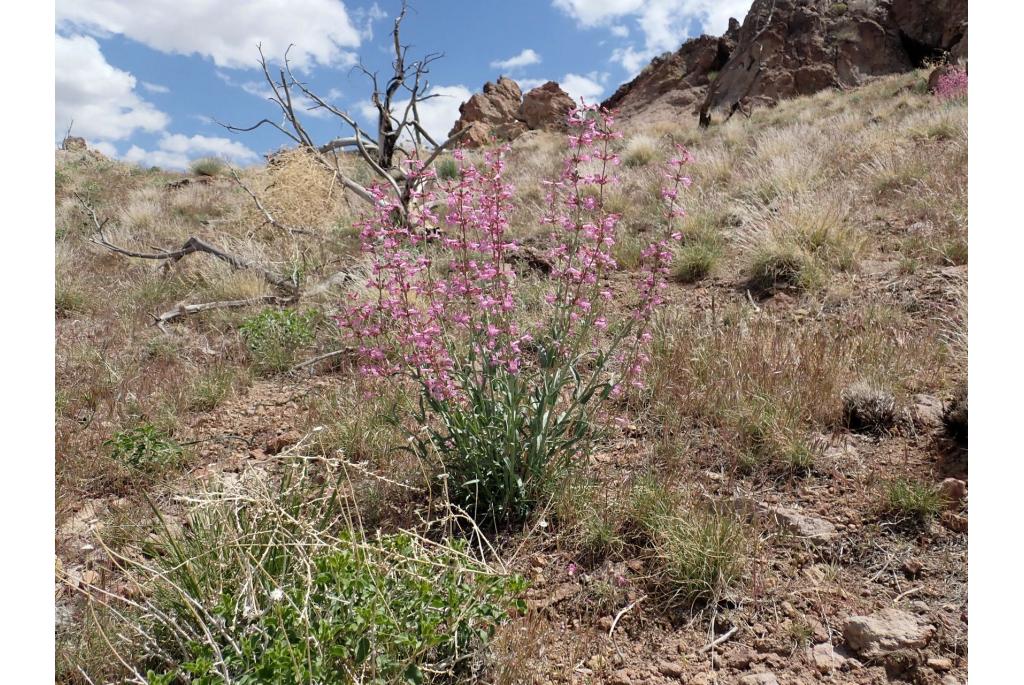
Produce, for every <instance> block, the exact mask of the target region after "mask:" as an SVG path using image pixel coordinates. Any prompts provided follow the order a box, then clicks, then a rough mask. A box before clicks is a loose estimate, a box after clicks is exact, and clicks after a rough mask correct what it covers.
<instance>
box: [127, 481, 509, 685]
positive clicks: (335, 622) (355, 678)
mask: <svg viewBox="0 0 1024 685" xmlns="http://www.w3.org/2000/svg"><path fill="white" fill-rule="evenodd" d="M316 468H317V469H318V473H317V474H316V475H315V476H314V475H313V474H312V471H311V470H310V467H309V465H308V464H306V463H295V464H291V465H290V468H286V469H285V473H286V476H285V477H284V479H283V481H282V482H281V483H280V485H278V486H274V485H272V484H270V483H268V482H267V480H266V478H265V477H259V476H256V475H255V474H252V473H249V474H246V477H245V478H243V479H242V480H241V481H240V483H241V485H240V486H239V487H240V488H241V489H240V490H239V491H232V492H229V493H223V494H222V495H218V494H217V493H208V495H207V498H206V500H207V501H206V502H205V503H204V506H202V507H200V508H197V509H196V511H195V512H194V513H193V515H192V517H191V519H190V521H189V525H188V526H187V527H185V528H184V529H182V530H181V531H180V532H175V533H172V532H170V530H169V529H167V527H166V526H165V530H164V533H163V534H162V535H161V539H160V541H159V543H158V545H155V546H154V547H153V549H150V550H149V554H150V556H151V557H152V559H151V560H150V561H147V562H146V563H145V564H141V563H140V564H134V565H131V566H130V569H129V570H130V571H131V572H132V573H133V574H134V575H135V580H137V581H139V582H142V583H145V586H146V587H147V588H151V590H152V591H151V592H150V593H147V596H146V597H145V598H143V599H142V600H141V601H142V604H143V606H142V608H143V610H142V611H140V612H139V613H138V614H135V615H131V616H128V617H127V620H128V621H129V622H130V623H131V625H130V626H124V627H122V629H121V630H119V631H116V632H115V633H112V634H116V635H118V636H120V639H121V640H123V641H126V642H127V643H128V644H127V645H124V644H122V645H119V647H121V653H122V654H124V653H127V654H131V655H132V661H133V662H134V664H135V668H136V669H137V670H139V671H140V672H142V673H146V672H147V671H148V672H149V674H150V675H149V678H148V680H149V682H150V683H155V682H160V683H178V682H191V683H208V684H210V685H213V684H221V683H351V682H364V683H399V682H402V683H424V682H453V681H455V680H458V679H459V678H460V677H461V678H466V677H467V676H468V670H469V662H470V661H471V659H472V657H473V656H474V655H475V653H476V651H477V650H478V649H479V648H480V647H481V646H483V645H484V644H485V643H486V642H487V640H488V639H489V638H490V637H491V635H492V633H493V631H494V629H495V628H496V627H497V625H498V624H500V623H501V622H502V621H503V620H504V619H505V618H506V615H507V611H508V610H510V609H512V608H516V609H519V610H521V609H522V608H523V607H522V605H521V603H520V602H519V600H517V599H516V598H517V596H518V595H519V594H520V593H521V592H522V591H523V590H524V589H525V588H524V583H523V581H522V579H520V578H519V577H516V576H507V575H504V574H502V573H499V572H496V571H494V570H492V569H491V568H489V567H488V566H486V565H485V564H484V563H482V562H480V561H479V560H477V559H476V558H475V557H473V556H472V549H471V548H470V547H469V545H468V544H466V543H465V541H455V542H453V543H451V544H439V543H433V542H428V541H426V540H424V539H422V538H419V537H417V536H415V535H412V534H407V533H401V534H392V535H377V536H376V537H374V538H372V539H365V538H363V536H362V535H361V534H360V533H359V532H358V531H357V530H353V529H352V528H351V527H349V525H348V524H347V523H346V521H347V513H346V508H345V507H344V506H343V505H342V503H341V501H340V500H339V498H338V495H337V492H338V491H340V490H341V488H340V487H339V486H340V485H341V484H342V482H341V481H338V480H337V479H335V478H332V477H330V476H328V477H327V478H326V479H325V478H324V473H323V470H324V468H325V464H317V465H316ZM327 469H328V471H332V472H333V469H332V467H330V466H329V465H328V466H327ZM334 473H336V472H334Z"/></svg>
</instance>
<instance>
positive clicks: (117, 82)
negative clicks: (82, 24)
mask: <svg viewBox="0 0 1024 685" xmlns="http://www.w3.org/2000/svg"><path fill="white" fill-rule="evenodd" d="M135 86H136V80H135V77H134V76H132V75H131V74H130V73H128V72H127V71H123V70H121V69H118V68H116V67H114V66H112V65H111V64H110V63H109V62H107V60H106V58H105V57H104V56H103V53H102V52H101V51H100V46H99V44H98V43H97V42H96V41H95V40H94V39H93V38H91V37H89V36H69V37H65V36H61V35H58V36H56V83H55V94H56V122H55V124H56V130H57V131H58V135H62V134H63V132H64V130H65V129H67V126H68V124H69V123H71V121H72V120H73V121H74V130H73V133H74V134H76V135H80V136H83V137H85V138H86V139H87V140H90V141H97V140H108V141H109V140H123V139H125V138H128V137H129V136H131V135H132V134H133V133H134V132H135V131H139V130H141V131H149V132H157V131H162V130H163V129H164V128H165V127H166V126H167V124H168V122H169V121H170V118H169V117H168V116H167V115H166V114H164V113H163V112H161V111H160V110H159V109H157V108H156V107H155V106H153V105H152V104H151V103H149V102H147V101H146V100H144V99H142V98H141V97H139V94H138V93H137V92H136V90H135Z"/></svg>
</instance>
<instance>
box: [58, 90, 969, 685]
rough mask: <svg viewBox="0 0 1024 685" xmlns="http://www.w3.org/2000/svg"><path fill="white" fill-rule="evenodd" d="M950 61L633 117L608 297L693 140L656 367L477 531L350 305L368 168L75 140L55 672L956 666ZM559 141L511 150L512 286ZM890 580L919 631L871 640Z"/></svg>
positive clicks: (540, 249)
mask: <svg viewBox="0 0 1024 685" xmlns="http://www.w3.org/2000/svg"><path fill="white" fill-rule="evenodd" d="M927 78H928V72H927V71H926V70H920V71H917V72H910V73H907V74H903V75H899V76H892V77H884V78H879V79H876V80H872V81H870V82H869V83H867V84H866V85H864V86H863V87H860V88H856V89H850V90H846V91H822V92H820V93H818V94H816V95H813V96H809V97H801V98H796V99H792V100H785V101H782V102H780V103H779V104H778V105H777V106H775V107H772V108H766V109H758V110H755V111H754V112H753V113H752V114H751V115H750V116H749V117H747V116H744V115H743V114H742V113H739V114H736V115H735V116H733V117H732V118H731V119H730V120H728V121H727V122H725V123H722V124H716V125H712V126H711V127H710V128H708V129H704V130H702V129H698V127H697V122H696V120H693V121H691V120H689V119H687V120H678V121H669V122H660V123H657V124H651V125H645V126H644V127H643V128H641V129H636V130H634V129H630V128H629V127H626V128H625V130H624V134H625V135H624V137H623V139H622V140H621V141H618V143H617V144H618V145H620V147H621V149H620V151H619V154H620V156H621V160H622V164H621V166H619V167H618V168H617V169H616V171H615V173H616V174H617V175H618V177H619V183H617V184H615V185H612V186H609V187H608V188H607V189H606V194H605V196H604V202H605V207H606V209H608V210H609V211H612V212H615V213H618V214H621V216H622V219H621V222H620V229H619V230H620V233H619V240H618V242H617V243H616V244H615V246H614V251H613V256H614V257H615V259H616V261H617V262H618V263H619V265H620V267H622V269H623V270H622V271H620V272H616V273H613V274H610V275H609V276H608V282H607V287H608V289H609V291H610V292H612V293H613V294H614V297H613V300H612V307H619V308H626V307H628V306H629V302H631V301H632V299H631V298H633V296H634V295H635V289H636V286H635V280H634V278H633V276H634V275H635V272H636V271H637V270H638V269H639V267H640V265H641V262H642V260H643V258H642V252H643V249H644V247H645V246H646V245H647V244H648V243H649V242H651V240H652V236H653V235H654V232H655V231H656V230H657V228H656V227H657V226H658V225H659V224H660V223H661V222H662V219H661V217H662V216H663V215H664V205H663V202H662V198H661V196H660V190H661V188H662V187H663V185H664V183H665V178H664V174H665V171H666V164H667V163H668V162H669V160H670V159H671V158H672V157H673V155H675V154H676V152H675V147H674V146H675V145H676V144H681V145H684V146H685V147H686V148H687V149H688V150H689V151H690V152H691V153H692V155H693V157H694V161H693V163H692V164H690V165H689V166H688V168H687V172H688V173H689V174H690V175H691V176H692V181H693V182H692V185H691V186H690V187H689V188H687V189H685V190H683V191H682V192H681V193H680V196H679V203H680V204H681V205H682V206H683V207H684V208H685V209H686V212H687V214H686V216H685V218H683V219H682V220H681V223H680V224H679V230H680V232H681V233H682V237H681V240H680V242H679V244H678V245H677V246H676V247H675V248H674V250H675V259H674V262H673V265H672V271H671V274H670V285H669V288H668V289H667V290H666V292H665V298H666V300H667V302H666V304H665V305H664V306H663V307H661V308H660V309H659V311H658V312H657V316H656V318H655V320H654V324H653V329H652V332H653V339H652V341H651V350H652V351H651V362H650V365H649V368H648V370H647V383H646V388H645V389H644V390H642V391H638V392H636V393H631V394H628V395H627V396H624V397H622V398H618V399H614V398H612V399H609V401H608V403H607V405H606V406H605V408H604V409H603V410H602V412H601V414H600V416H598V417H597V418H598V423H599V424H600V430H598V431H597V434H596V435H597V437H596V439H595V440H594V442H593V444H592V445H591V446H590V448H589V449H588V450H587V451H586V452H585V453H584V454H582V455H581V456H580V457H579V461H578V462H577V463H576V466H575V468H573V469H571V470H570V471H568V472H567V474H565V475H561V476H560V477H559V478H558V479H555V480H554V481H553V482H552V483H548V484H546V488H545V490H544V493H543V496H542V497H540V498H539V499H538V503H537V505H536V506H535V507H534V508H532V509H531V510H530V511H529V513H528V515H525V516H524V517H522V518H521V519H517V520H515V521H514V522H512V524H511V525H508V526H503V527H498V526H495V527H494V529H489V528H487V526H485V525H484V524H481V529H478V530H475V531H473V530H467V527H466V524H465V522H464V521H463V520H462V519H461V518H460V516H459V515H457V514H453V513H452V512H451V511H450V510H449V509H447V508H446V506H445V504H446V501H447V497H448V496H449V492H448V485H447V483H446V482H445V481H443V480H438V478H437V477H436V476H437V473H436V470H437V469H436V464H432V463H428V462H426V461H425V460H423V459H420V458H418V457H417V456H416V454H415V450H409V449H404V448H407V447H409V446H410V445H411V444H412V439H411V438H410V433H409V431H410V430H411V431H412V433H413V435H416V434H417V433H416V431H417V428H416V427H415V426H410V424H409V423H408V421H407V419H403V418H402V417H408V416H409V415H410V413H415V411H416V408H417V405H418V398H417V390H416V387H414V386H409V385H406V384H403V383H401V382H399V381H395V382H393V383H389V384H385V385H384V386H383V388H382V386H381V385H380V384H379V383H377V384H374V383H371V382H370V380H368V379H367V378H365V377H364V376H363V375H362V374H361V372H360V367H359V366H358V364H357V363H356V361H355V360H354V359H353V358H352V355H351V354H349V353H347V352H346V350H348V347H349V346H351V344H352V342H351V340H349V339H346V338H345V337H344V336H343V334H342V332H341V330H339V327H338V325H337V324H336V322H335V319H334V317H335V316H337V315H339V314H340V313H341V312H342V310H343V308H344V307H345V306H347V305H348V304H350V303H351V302H353V301H354V300H355V299H357V298H359V297H362V296H365V294H366V285H365V280H366V279H365V276H366V274H367V273H368V267H369V265H368V261H367V260H368V257H367V255H365V254H364V253H363V252H362V251H361V248H360V228H359V227H358V226H357V222H358V219H359V215H360V212H361V211H362V209H363V206H362V205H361V204H360V202H359V200H358V199H355V198H352V197H350V196H349V195H348V194H347V191H345V190H344V189H343V188H342V187H341V186H340V185H339V184H337V183H336V182H334V179H332V177H331V176H330V175H329V174H326V173H325V172H323V171H322V169H321V168H320V167H318V166H316V165H315V163H314V162H313V161H312V160H311V159H310V158H309V157H308V156H307V155H305V154H303V153H302V152H300V151H291V152H287V153H284V154H280V155H277V156H275V157H274V158H273V161H272V163H269V164H268V165H266V166H260V167H254V168H250V169H245V170H242V171H241V172H240V174H241V175H240V178H241V179H242V181H243V182H244V183H245V185H246V187H247V188H249V189H251V190H252V191H253V192H255V193H256V195H257V196H258V197H259V198H260V200H261V202H262V205H263V207H264V209H265V210H266V212H269V213H270V214H271V215H272V216H273V217H274V219H275V221H276V222H277V224H279V225H276V226H275V225H271V224H269V223H268V222H267V221H266V216H265V213H264V212H263V211H261V210H260V208H258V207H257V206H256V204H255V203H254V202H253V200H252V198H251V197H250V196H249V194H248V193H247V192H246V190H245V189H243V188H242V187H240V186H239V184H238V183H236V182H235V180H234V179H233V178H232V177H231V175H230V172H229V170H228V169H227V168H224V167H221V166H219V165H217V164H211V163H204V164H201V165H198V166H197V168H196V169H195V171H194V172H192V173H187V174H177V173H170V172H166V171H161V170H159V169H149V170H146V169H140V168H137V167H133V166H130V165H127V164H123V163H120V162H117V161H112V160H108V159H105V158H103V157H102V156H99V155H98V154H95V153H92V152H69V151H58V152H57V159H56V178H55V183H56V217H55V226H56V236H55V240H56V254H57V259H56V284H57V288H56V292H57V295H56V302H55V314H56V321H55V326H56V342H57V359H56V375H57V388H58V391H57V397H56V435H57V456H56V488H57V493H56V494H57V512H56V526H57V531H56V544H57V573H56V576H57V583H56V594H57V639H58V656H57V658H58V664H57V666H58V680H60V681H62V682H69V683H86V682H97V683H98V682H110V681H112V680H117V679H123V678H127V679H129V680H135V681H140V682H149V683H171V682H189V680H187V679H191V680H190V681H191V682H197V683H198V682H202V683H215V682H216V683H220V682H241V681H240V680H238V679H237V674H238V673H243V672H246V673H250V674H256V675H254V676H253V677H255V678H256V679H255V680H252V681H246V682H275V683H276V682H329V681H331V679H332V678H338V677H340V676H338V674H339V673H344V674H345V676H344V677H345V678H348V679H349V680H351V681H352V682H449V680H444V679H445V678H449V679H452V680H454V681H457V682H489V683H509V684H511V683H549V682H557V683H569V682H573V683H586V682H608V683H652V684H653V683H671V682H688V683H712V682H718V683H733V682H740V683H773V682H776V681H775V680H774V679H772V680H769V679H766V678H768V677H769V676H767V675H764V674H768V673H772V674H774V676H775V677H777V679H778V682H781V683H798V682H802V683H807V682H817V681H819V680H827V679H831V680H830V682H855V683H878V682H888V681H905V682H914V683H938V682H942V683H944V684H945V683H949V682H963V681H964V679H965V677H966V668H967V650H966V645H967V642H966V636H967V622H966V611H967V565H966V559H967V557H966V554H967V533H966V531H967V504H966V496H965V495H966V489H965V488H966V486H965V484H964V481H966V478H967V449H966V395H965V390H964V388H965V383H966V376H967V339H966V335H967V334H966V331H967V321H966V311H967V309H966V303H967V260H968V240H967V149H968V146H967V101H966V98H965V97H964V98H946V99H944V98H937V97H936V96H935V95H933V94H930V93H929V92H927V88H926V81H927ZM565 148H566V146H565V140H564V136H562V135H559V134H556V133H548V132H542V131H531V132H528V133H525V134H523V135H522V136H521V137H520V138H518V139H517V140H516V141H514V143H513V144H512V145H511V150H510V151H509V153H508V154H507V156H506V160H507V164H508V167H507V170H506V173H505V179H506V180H507V181H510V182H511V183H512V184H513V185H514V186H515V192H514V199H513V205H512V209H511V212H510V219H511V225H510V227H509V234H510V235H511V236H512V237H513V238H514V239H515V240H516V241H518V242H519V243H521V244H522V245H523V246H524V254H526V255H527V258H525V259H523V260H522V263H521V264H520V265H519V266H520V267H521V268H520V270H519V275H518V278H517V279H516V281H515V284H516V285H515V288H516V289H515V298H516V299H517V302H520V303H521V304H522V308H523V311H524V312H525V316H527V317H531V316H536V317H541V316H542V315H543V312H544V311H545V304H544V301H543V299H542V297H541V293H542V292H543V291H544V289H545V287H546V285H545V284H546V282H547V279H548V278H549V276H548V274H547V273H546V270H545V265H544V263H543V259H542V258H541V257H542V256H543V255H544V254H545V253H546V251H547V250H548V249H549V248H550V247H551V246H552V245H553V244H554V243H553V241H554V238H553V236H552V229H551V227H549V226H545V225H542V223H541V218H542V216H543V215H544V214H545V212H546V211H547V210H548V202H547V199H546V187H545V186H544V185H543V184H542V181H543V180H544V179H548V178H553V177H557V176H558V174H559V173H561V171H562V168H563V157H564V154H565ZM482 154H483V153H482V152H481V151H473V152H467V155H466V156H467V159H469V160H470V161H479V160H480V159H481V158H482ZM347 164H348V165H349V168H350V169H351V173H352V175H353V177H354V178H355V179H356V180H358V181H360V182H366V183H368V182H369V180H370V178H371V173H370V172H369V170H368V169H366V168H363V167H362V166H361V163H360V162H357V161H356V160H355V159H352V160H350V161H348V162H347ZM453 169H454V161H453V160H451V159H450V158H446V159H444V160H442V161H441V163H440V165H439V173H440V175H442V176H444V175H446V174H454V173H456V172H455V171H453ZM97 225H100V226H102V228H103V234H104V235H105V236H106V239H107V240H109V241H110V242H111V243H113V244H117V245H119V246H122V247H125V248H127V249H130V250H134V251H138V252H154V251H160V250H173V249H177V248H179V247H180V246H181V245H182V244H184V243H185V242H186V241H187V240H188V239H189V238H190V237H199V238H201V239H202V240H205V241H207V242H208V243H210V244H213V245H216V246H217V247H219V248H221V249H223V250H225V251H226V252H229V253H231V254H233V255H236V256H238V257H241V258H242V259H244V260H246V261H248V262H252V263H258V264H260V265H262V266H263V267H265V268H267V269H269V270H271V271H272V272H273V273H274V274H277V275H280V276H281V277H283V278H285V279H287V280H288V281H289V282H290V283H292V284H294V285H295V286H296V287H297V288H298V289H300V290H301V292H302V297H301V298H300V299H299V300H298V301H297V302H295V303H292V304H289V305H287V306H275V305H274V304H272V303H273V302H275V300H273V299H272V298H275V297H278V296H279V295H280V291H279V289H277V288H275V286H274V285H273V283H270V282H268V280H267V278H265V277H264V276H263V275H262V274H261V273H259V272H258V271H257V270H253V269H236V268H233V266H232V265H231V264H229V263H226V262H225V261H223V260H218V259H214V258H212V257H211V256H210V255H206V254H199V253H197V254H191V255H188V256H186V257H184V258H182V259H180V260H177V261H173V262H163V261H158V260H143V259H135V258H132V257H128V256H125V255H122V254H116V253H113V252H111V251H110V250H107V249H105V248H104V247H102V246H101V245H97V244H96V243H95V242H93V241H92V240H91V239H92V238H93V237H94V236H95V234H96V231H97ZM282 227H291V228H298V229H300V230H298V231H289V230H287V229H286V228H282ZM531 255H535V256H538V259H531V258H530V256H531ZM256 298H266V301H267V303H268V305H267V306H240V307H234V308H218V309H213V310H209V311H201V312H197V313H188V314H186V315H182V316H175V317H170V318H169V319H168V320H167V322H166V323H164V324H162V325H161V326H157V325H155V324H154V320H155V317H160V316H161V315H162V314H164V313H166V312H172V311H175V310H178V308H179V307H180V305H183V304H197V303H204V302H212V301H218V302H223V301H252V300H254V299H256ZM337 350H341V353H339V354H334V355H329V354H328V353H331V352H334V351H337ZM322 355H325V356H324V357H323V358H322V359H320V360H319V361H315V362H314V361H312V360H314V359H315V358H317V357H318V356H322ZM307 361H309V362H311V363H306V362H307ZM403 421H404V422H403ZM524 449H525V448H524ZM892 608H895V609H897V610H900V611H903V612H906V613H907V614H908V616H909V617H908V618H907V620H908V621H910V622H911V623H912V624H913V625H912V626H911V628H912V629H910V628H908V629H907V630H908V631H909V632H908V634H911V637H908V638H907V639H906V640H905V644H902V643H901V644H900V645H899V646H898V649H893V650H881V651H879V650H878V649H873V648H872V647H871V645H870V642H871V641H870V639H868V640H867V643H868V646H864V644H865V642H864V640H863V639H861V640H860V642H858V637H859V638H863V635H862V633H863V632H864V631H863V630H862V631H860V633H858V630H859V627H858V626H860V624H858V623H857V622H856V621H854V620H851V619H853V618H854V617H864V616H868V615H871V614H874V613H876V612H879V611H881V610H883V609H892ZM915 631H916V632H915ZM719 638H723V639H722V640H720V642H719V643H718V644H717V646H714V647H711V648H708V647H706V645H708V644H710V643H712V642H713V641H716V640H718V639H719ZM833 647H834V650H833ZM875 647H877V645H875ZM112 652H116V654H117V657H116V658H115V657H114V656H112ZM758 674H760V675H758ZM744 678H746V679H744ZM750 678H755V679H750ZM757 678H760V679H757ZM943 678H945V679H943Z"/></svg>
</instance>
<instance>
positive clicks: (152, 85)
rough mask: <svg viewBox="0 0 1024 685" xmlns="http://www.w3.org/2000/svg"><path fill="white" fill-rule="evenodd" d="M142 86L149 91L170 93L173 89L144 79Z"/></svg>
mask: <svg viewBox="0 0 1024 685" xmlns="http://www.w3.org/2000/svg"><path fill="white" fill-rule="evenodd" d="M142 87H143V88H145V89H146V91H147V92H149V93H170V92H171V89H170V88H168V87H167V86H161V85H160V84H159V83H150V82H149V81H143V82H142Z"/></svg>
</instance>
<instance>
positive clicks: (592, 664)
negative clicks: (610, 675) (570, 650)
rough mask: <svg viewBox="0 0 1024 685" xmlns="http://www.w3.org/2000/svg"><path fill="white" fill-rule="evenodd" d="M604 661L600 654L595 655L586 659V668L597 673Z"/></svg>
mask: <svg viewBox="0 0 1024 685" xmlns="http://www.w3.org/2000/svg"><path fill="white" fill-rule="evenodd" d="M604 661H605V659H604V657H603V656H601V655H600V654H595V655H594V656H592V657H590V658H589V659H587V666H588V667H589V668H591V669H592V670H594V671H599V670H601V667H602V666H604Z"/></svg>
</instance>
